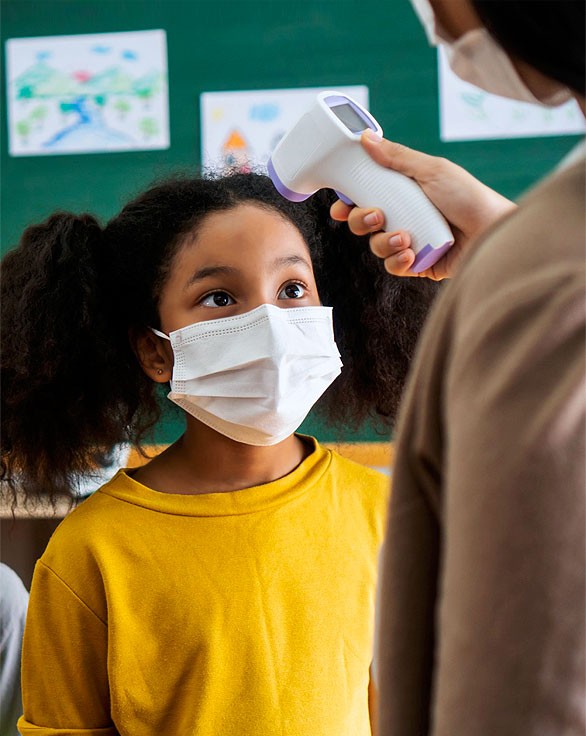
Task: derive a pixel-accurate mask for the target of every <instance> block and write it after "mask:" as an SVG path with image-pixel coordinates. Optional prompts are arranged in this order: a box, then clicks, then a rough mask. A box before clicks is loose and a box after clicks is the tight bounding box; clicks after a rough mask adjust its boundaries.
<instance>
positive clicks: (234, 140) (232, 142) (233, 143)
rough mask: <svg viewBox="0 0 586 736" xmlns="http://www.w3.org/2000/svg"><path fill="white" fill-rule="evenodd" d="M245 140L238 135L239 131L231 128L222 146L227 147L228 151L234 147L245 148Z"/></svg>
mask: <svg viewBox="0 0 586 736" xmlns="http://www.w3.org/2000/svg"><path fill="white" fill-rule="evenodd" d="M246 147H247V145H246V141H245V140H244V138H243V137H242V136H241V135H240V133H239V132H238V131H237V130H233V131H232V132H231V133H230V135H229V137H228V140H227V141H226V142H225V143H224V148H225V149H228V150H230V151H232V150H234V149H235V148H246Z"/></svg>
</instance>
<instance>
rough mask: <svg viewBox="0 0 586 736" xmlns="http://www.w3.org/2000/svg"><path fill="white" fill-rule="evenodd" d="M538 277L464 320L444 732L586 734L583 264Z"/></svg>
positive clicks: (453, 461)
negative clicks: (563, 273) (541, 281)
mask: <svg viewBox="0 0 586 736" xmlns="http://www.w3.org/2000/svg"><path fill="white" fill-rule="evenodd" d="M550 270H551V271H552V272H555V271H554V267H553V266H552V267H551V269H550ZM550 280H551V281H554V280H553V278H552V277H550V276H548V283H549V281H550ZM527 282H528V283H527V284H526V288H524V286H523V284H521V285H519V287H518V289H517V291H516V292H515V294H514V295H512V296H511V295H510V296H509V299H508V300H507V299H505V298H504V297H503V298H501V296H502V295H500V294H498V295H495V299H494V301H493V302H492V303H487V309H485V310H482V311H481V310H477V311H476V313H475V311H474V308H473V304H472V306H471V307H470V309H469V310H468V316H467V317H466V318H465V319H462V321H461V323H462V328H461V329H459V330H456V331H455V341H454V342H455V345H454V348H453V351H452V356H451V359H450V363H449V367H448V371H447V390H446V401H445V416H446V426H447V427H448V428H449V435H448V440H447V443H446V448H445V468H446V475H445V486H444V499H443V509H442V514H443V519H444V523H443V562H442V573H441V577H440V592H439V606H438V611H437V614H438V616H437V619H436V626H437V644H438V649H437V652H436V657H437V659H436V676H435V703H434V709H433V710H434V712H433V715H432V723H433V734H434V736H451V735H452V734H455V733H462V734H463V733H467V734H471V733H474V734H476V736H492V735H493V734H499V735H500V736H513V735H514V734H520V733H523V734H527V736H528V735H529V734H538V733H539V734H542V733H543V734H545V733H552V734H553V733H556V734H561V733H564V734H567V735H568V736H570V735H571V734H572V735H573V734H576V735H577V734H579V733H583V731H582V729H583V726H584V710H583V709H584V700H583V699H584V677H585V663H584V652H585V651H586V650H585V636H584V634H585V631H584V628H585V600H586V591H585V589H584V587H585V579H586V576H585V551H584V527H585V508H584V501H585V494H584V488H585V477H584V472H585V465H584V458H585V449H586V440H585V436H584V435H585V426H586V411H585V409H586V391H585V385H584V383H585V382H584V377H585V370H584V358H585V352H584V334H585V333H584V330H585V315H584V311H585V304H584V291H583V273H576V274H569V275H567V277H565V278H561V277H560V278H559V279H558V280H557V281H554V287H555V288H548V289H543V288H542V289H538V288H536V287H535V285H533V284H531V283H530V279H529V277H527ZM488 307H490V308H488ZM475 314H476V318H474V315H475Z"/></svg>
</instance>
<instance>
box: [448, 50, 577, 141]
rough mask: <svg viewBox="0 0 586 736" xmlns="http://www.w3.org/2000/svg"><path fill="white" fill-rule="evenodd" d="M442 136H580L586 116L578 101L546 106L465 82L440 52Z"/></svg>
mask: <svg viewBox="0 0 586 736" xmlns="http://www.w3.org/2000/svg"><path fill="white" fill-rule="evenodd" d="M438 72H439V99H440V137H441V139H442V140H443V141H466V140H485V139H486V140H488V139H496V138H531V137H536V136H548V135H580V134H582V135H583V134H584V133H585V132H586V125H585V124H584V117H583V115H582V114H581V112H580V109H579V108H578V104H577V103H576V101H575V100H572V101H570V102H566V103H565V104H564V105H561V106H560V107H551V108H549V107H543V106H542V105H532V104H530V103H527V102H517V101H515V100H508V99H505V98H504V97H499V96H497V95H491V94H488V93H487V92H484V91H483V90H481V89H479V88H478V87H474V86H473V85H472V84H468V83H467V82H463V81H462V80H461V79H459V78H458V77H457V76H456V75H455V74H454V73H453V72H452V70H451V69H450V66H449V64H448V61H447V58H446V55H445V52H444V51H443V49H439V50H438Z"/></svg>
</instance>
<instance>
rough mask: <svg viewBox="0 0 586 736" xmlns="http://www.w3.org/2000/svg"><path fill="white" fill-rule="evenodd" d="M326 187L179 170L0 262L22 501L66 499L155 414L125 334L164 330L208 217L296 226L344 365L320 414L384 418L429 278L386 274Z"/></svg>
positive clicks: (44, 234)
mask: <svg viewBox="0 0 586 736" xmlns="http://www.w3.org/2000/svg"><path fill="white" fill-rule="evenodd" d="M332 199H333V195H332V196H331V197H330V196H328V195H327V194H325V193H321V194H319V195H316V196H315V197H314V198H312V199H311V200H309V201H308V202H307V203H304V204H293V203H291V202H288V201H287V200H285V199H283V198H282V197H281V196H280V195H279V194H278V193H277V192H276V191H275V189H274V187H273V185H272V183H271V182H270V180H269V179H268V178H267V177H265V176H261V175H257V174H237V175H232V176H228V177H222V178H207V179H206V178H204V179H202V178H184V179H175V180H172V181H168V182H166V183H162V184H160V185H157V186H154V187H153V188H151V189H149V190H148V191H147V192H145V193H144V194H142V195H141V196H139V197H138V198H136V199H135V200H134V201H132V202H130V203H129V204H128V205H126V206H125V207H124V209H123V210H122V211H121V212H120V214H119V215H117V216H116V217H114V218H113V219H112V220H111V221H110V222H109V223H108V224H107V225H106V227H105V228H104V229H102V228H101V227H100V224H99V223H98V222H97V220H96V219H95V218H94V217H92V216H91V215H81V216H76V215H73V214H69V213H58V214H54V215H53V216H51V217H50V218H49V219H48V220H47V221H46V222H44V223H42V224H41V225H34V226H32V227H29V228H28V229H27V230H26V231H25V232H24V234H23V236H22V238H21V241H20V243H19V245H18V247H17V248H15V249H14V250H13V251H11V252H9V253H8V254H7V255H6V257H5V258H4V261H3V264H2V285H1V298H2V311H3V314H2V360H1V371H2V375H1V378H2V477H3V479H4V480H5V481H7V482H8V484H9V485H10V484H12V486H11V487H12V488H13V489H14V487H16V485H18V487H20V488H22V489H24V491H25V493H26V495H27V497H28V498H39V497H54V496H56V495H57V494H65V495H72V494H73V493H74V492H75V481H76V478H79V477H81V476H82V475H83V474H85V473H87V472H88V469H90V468H92V467H95V466H96V464H98V465H99V464H100V461H101V459H102V458H103V457H104V455H105V454H106V453H108V452H109V451H110V450H112V448H113V447H114V446H115V445H117V444H118V443H132V444H135V445H136V444H140V443H141V441H144V439H145V437H146V436H147V433H148V431H149V430H150V429H151V428H152V427H153V425H154V424H155V423H156V422H157V420H158V419H159V416H160V411H161V405H160V395H159V393H158V392H157V385H156V384H155V383H154V382H153V381H151V380H150V379H149V378H148V377H147V376H146V375H145V374H144V372H143V370H142V368H141V367H140V365H139V363H138V360H137V359H136V357H135V355H134V352H133V349H132V347H131V342H130V340H129V334H131V333H132V331H134V330H141V329H144V328H145V327H147V326H152V327H160V325H159V316H158V303H159V299H160V295H161V291H162V288H163V286H164V284H165V281H166V278H167V275H168V273H169V269H170V267H171V264H172V261H173V257H174V255H175V253H176V252H177V249H178V247H179V246H180V245H181V244H182V243H183V242H184V239H185V237H186V236H187V235H188V234H190V233H192V232H193V231H194V229H197V227H198V224H199V223H200V222H201V221H202V220H203V218H205V217H206V216H207V215H208V214H210V213H212V212H217V211H221V210H227V209H230V208H232V207H234V206H236V205H238V204H240V203H244V202H252V203H254V204H256V205H259V206H262V207H267V208H269V209H271V210H273V211H276V212H278V213H280V215H281V216H283V217H285V218H287V219H288V220H289V221H291V222H292V223H293V224H294V225H295V226H296V227H297V228H298V229H299V231H300V232H301V234H302V235H303V237H304V239H305V241H306V243H307V245H308V247H309V251H310V254H311V258H312V262H313V264H314V269H315V273H316V281H317V285H318V289H319V291H320V296H321V298H322V302H323V303H324V304H327V305H330V306H333V308H334V322H335V332H336V338H337V341H338V344H339V347H340V352H341V353H342V360H343V362H344V365H345V368H344V370H343V371H342V376H341V377H340V378H339V379H338V380H337V381H336V382H334V384H333V385H332V387H331V389H330V390H329V391H328V392H327V393H326V395H325V396H324V398H323V400H322V402H321V410H322V412H323V413H324V415H325V416H327V417H328V418H329V420H330V421H332V422H337V423H339V424H340V426H343V425H348V424H357V423H359V422H361V421H362V420H363V419H365V418H366V417H367V416H369V415H374V414H378V415H380V416H382V417H384V418H385V419H386V420H387V422H388V423H391V422H392V420H393V418H394V415H395V412H396V409H397V404H398V402H399V397H400V395H401V390H402V387H403V383H404V380H405V375H406V373H407V369H408V367H409V363H410V360H411V357H412V355H413V350H414V346H415V342H416V339H417V336H418V333H419V331H420V328H421V325H422V323H423V320H424V318H425V315H426V313H427V310H428V308H429V305H430V303H431V301H432V299H433V296H434V294H435V293H436V290H437V286H436V284H435V283H434V282H431V281H428V280H427V279H404V278H396V277H392V276H389V274H387V273H386V272H385V271H384V269H383V266H382V264H381V262H380V261H379V260H378V259H377V258H375V257H374V256H373V255H372V254H371V253H370V251H369V248H368V242H367V239H366V238H356V237H355V236H353V235H352V234H351V233H350V232H349V230H348V228H347V227H346V226H344V225H342V226H337V225H336V224H335V223H332V221H331V220H330V218H329V214H328V207H329V203H330V202H331V201H332Z"/></svg>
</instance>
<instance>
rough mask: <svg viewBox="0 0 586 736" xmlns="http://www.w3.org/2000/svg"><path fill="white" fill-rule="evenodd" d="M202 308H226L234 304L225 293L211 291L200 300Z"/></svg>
mask: <svg viewBox="0 0 586 736" xmlns="http://www.w3.org/2000/svg"><path fill="white" fill-rule="evenodd" d="M201 304H202V305H203V306H204V307H227V306H229V305H230V304H234V299H232V297H231V296H230V294H226V292H225V291H213V292H212V293H211V294H208V295H207V296H204V298H203V299H202V300H201Z"/></svg>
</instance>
